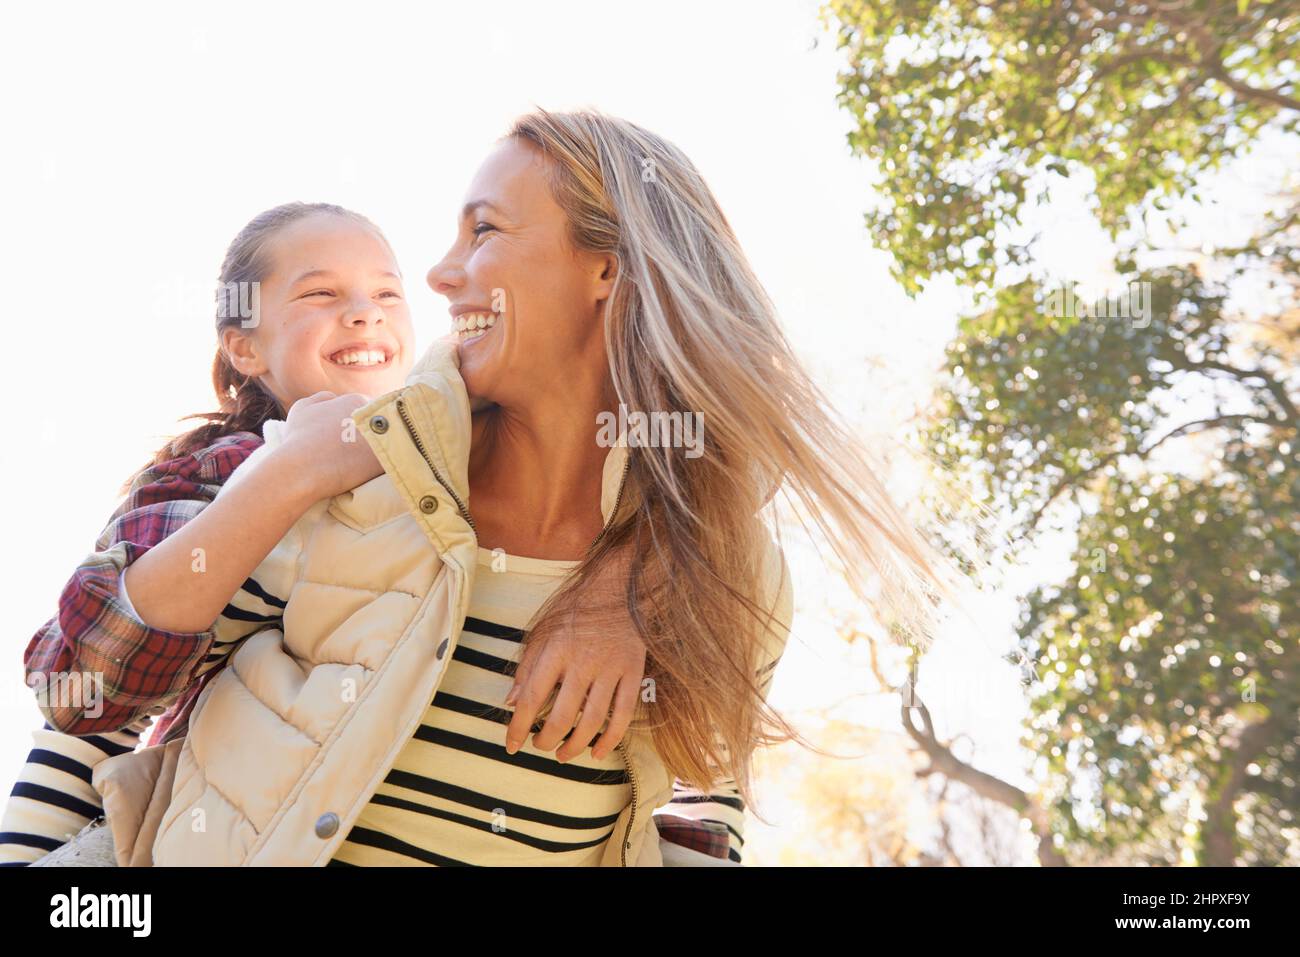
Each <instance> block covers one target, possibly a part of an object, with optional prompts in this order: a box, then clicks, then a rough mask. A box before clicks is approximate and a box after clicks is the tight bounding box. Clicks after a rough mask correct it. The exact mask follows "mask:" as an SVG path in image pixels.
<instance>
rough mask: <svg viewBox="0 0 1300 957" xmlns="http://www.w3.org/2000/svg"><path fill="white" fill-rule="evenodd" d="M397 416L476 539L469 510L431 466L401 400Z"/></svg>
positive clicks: (422, 443)
mask: <svg viewBox="0 0 1300 957" xmlns="http://www.w3.org/2000/svg"><path fill="white" fill-rule="evenodd" d="M397 414H398V415H400V416H401V417H402V422H403V423H404V424H405V425H406V431H407V432H410V433H411V441H413V442H414V443H415V447H416V448H417V449H419V450H420V454H421V455H422V456H424V461H425V462H427V463H428V464H429V469H430V471H432V472H433V477H434V478H435V479H437V480H438V484H439V485H441V486H442V487H443V488H444V489H446V490H447V494H448V495H450V496H451V500H452V501H453V502H455V503H456V507H457V508H458V509H460V514H461V517H462V518H464V519H465V521H466V522H467V523H468V524H469V527H470V529H471V530H473V532H474V536H475V538H477V537H478V528H477V527H476V526H475V525H474V519H472V518H470V515H469V509H468V508H466V507H465V503H464V502H462V501H461V500H460V496H459V495H457V494H456V491H455V489H453V488H452V487H451V485H450V484H449V483H448V482H447V481H446V480H445V479H443V477H442V475H441V474H440V473H439V472H438V468H437V466H435V465H434V464H433V459H431V458H429V452H428V450H427V449H426V448H425V447H424V442H423V441H421V439H420V436H419V434H418V433H417V432H416V431H415V426H414V425H412V424H411V417H410V415H409V414H407V411H406V406H405V405H404V404H403V402H402V400H401V399H398V400H397Z"/></svg>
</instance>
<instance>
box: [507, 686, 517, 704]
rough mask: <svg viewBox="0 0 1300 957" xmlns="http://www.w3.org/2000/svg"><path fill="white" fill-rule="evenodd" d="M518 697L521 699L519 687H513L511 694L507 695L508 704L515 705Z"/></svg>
mask: <svg viewBox="0 0 1300 957" xmlns="http://www.w3.org/2000/svg"><path fill="white" fill-rule="evenodd" d="M517 697H519V688H518V686H514V687H511V689H510V693H509V694H507V695H506V704H514V703H515V698H517Z"/></svg>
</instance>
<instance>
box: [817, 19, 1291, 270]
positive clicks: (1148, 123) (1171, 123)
mask: <svg viewBox="0 0 1300 957" xmlns="http://www.w3.org/2000/svg"><path fill="white" fill-rule="evenodd" d="M826 15H827V17H828V19H829V22H830V23H831V25H832V26H833V27H834V29H835V30H836V32H837V35H838V43H839V47H840V49H841V51H842V52H843V53H844V55H845V57H846V60H847V69H846V70H845V71H844V72H843V73H841V75H840V87H841V92H840V96H839V101H840V103H841V105H843V106H844V107H845V108H846V109H847V110H849V112H850V113H852V115H853V117H854V118H855V120H856V121H857V122H856V128H855V129H854V130H853V132H852V133H851V134H850V136H849V143H850V146H851V147H852V149H853V151H854V152H855V153H857V154H859V155H862V156H866V157H868V158H870V159H871V160H873V161H874V162H875V163H876V164H877V166H878V167H879V168H880V172H881V174H882V176H883V177H884V179H883V182H882V184H881V186H880V190H881V192H882V193H883V195H884V199H885V200H886V203H885V204H884V208H883V209H878V210H873V211H872V212H870V213H869V214H868V216H867V225H868V227H869V228H870V230H871V234H872V236H873V237H874V239H875V241H876V243H877V244H878V245H879V246H880V247H881V248H883V249H886V250H888V251H889V252H890V253H891V254H892V255H893V257H894V268H893V275H894V277H895V278H896V279H897V280H898V282H899V283H900V284H901V285H902V286H903V288H904V289H905V290H906V291H907V292H908V293H909V294H913V295H915V294H916V293H917V292H919V291H920V290H921V289H922V288H923V286H924V284H925V282H926V281H927V280H929V279H930V278H931V277H932V276H934V275H935V274H937V273H945V272H946V273H951V274H952V275H954V276H955V277H956V278H957V279H958V280H959V281H962V282H965V283H969V284H972V285H973V286H980V287H991V286H992V285H993V283H994V281H995V274H996V272H997V268H998V266H1000V265H1011V264H1015V265H1022V264H1025V263H1027V262H1029V260H1030V259H1031V257H1032V254H1033V245H1034V243H1033V237H1029V238H1027V239H1025V238H1024V237H1019V236H1018V235H1017V233H1018V230H1017V229H1016V227H1017V225H1018V223H1019V222H1020V219H1021V213H1022V212H1023V210H1024V208H1025V206H1026V204H1028V203H1029V202H1030V201H1031V200H1033V201H1034V202H1036V203H1037V202H1044V201H1046V199H1047V198H1048V197H1049V195H1050V186H1051V183H1052V178H1053V177H1052V176H1051V175H1050V174H1057V175H1061V176H1064V175H1068V174H1070V173H1075V172H1082V171H1085V170H1087V171H1091V173H1092V175H1093V177H1094V179H1095V183H1096V201H1097V202H1096V206H1095V211H1096V214H1097V216H1098V218H1099V220H1100V221H1101V223H1102V225H1103V226H1105V227H1106V228H1107V229H1108V230H1109V231H1110V232H1111V234H1112V235H1115V234H1117V233H1118V232H1119V230H1120V229H1121V227H1123V226H1125V225H1128V224H1131V223H1132V222H1133V220H1134V210H1135V209H1138V208H1140V207H1141V205H1142V204H1144V203H1146V202H1148V201H1150V202H1151V203H1153V204H1155V205H1156V206H1157V207H1160V206H1163V205H1165V204H1166V202H1167V200H1168V198H1169V197H1172V196H1175V195H1179V194H1181V193H1183V192H1186V191H1188V190H1189V189H1191V187H1192V186H1193V184H1194V183H1195V182H1196V179H1197V177H1198V176H1199V175H1200V174H1202V173H1204V172H1205V171H1206V170H1209V169H1213V168H1215V167H1217V166H1219V165H1220V164H1221V163H1222V162H1223V161H1224V160H1225V159H1227V158H1229V157H1232V156H1238V155H1241V154H1242V152H1243V151H1245V150H1247V149H1248V148H1249V147H1250V145H1251V144H1252V143H1253V142H1254V141H1255V140H1256V139H1257V137H1258V135H1259V133H1260V131H1261V130H1263V129H1264V128H1265V127H1266V126H1268V125H1270V124H1272V125H1274V126H1281V127H1282V128H1285V129H1289V130H1292V131H1294V130H1297V129H1300V66H1298V64H1300V29H1298V28H1300V9H1297V7H1296V5H1295V4H1291V3H1281V2H1261V0H1249V2H1242V0H1181V2H1180V0H1167V2H1147V3H1141V2H1137V3H1129V2H1124V0H1093V2H1088V0H985V2H975V0H899V2H895V3H874V2H863V0H833V2H831V3H830V4H829V5H828V7H827V9H826Z"/></svg>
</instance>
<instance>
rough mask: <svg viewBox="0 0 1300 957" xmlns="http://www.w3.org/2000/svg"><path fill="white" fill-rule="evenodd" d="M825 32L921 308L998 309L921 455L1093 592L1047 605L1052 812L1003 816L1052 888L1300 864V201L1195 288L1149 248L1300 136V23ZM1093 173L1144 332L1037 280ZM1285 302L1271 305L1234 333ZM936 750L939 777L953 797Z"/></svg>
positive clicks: (1210, 263)
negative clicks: (1159, 872) (1158, 214)
mask: <svg viewBox="0 0 1300 957" xmlns="http://www.w3.org/2000/svg"><path fill="white" fill-rule="evenodd" d="M828 15H829V16H830V17H831V18H832V19H833V20H834V21H835V22H836V24H837V30H838V34H839V42H840V47H841V49H842V50H843V51H845V54H846V57H847V61H848V68H847V70H846V71H845V72H844V73H843V74H842V75H841V82H842V92H841V96H840V102H841V103H842V104H843V105H844V106H845V107H846V108H848V109H849V110H850V111H851V112H852V114H853V115H854V117H855V118H856V120H857V124H856V126H857V128H856V129H855V130H854V131H853V132H852V133H851V135H850V144H851V146H852V147H853V149H854V150H855V151H857V152H859V153H862V154H864V155H866V156H869V157H871V158H873V159H875V160H876V161H877V163H878V164H879V166H880V168H881V172H882V175H883V176H884V182H883V184H882V186H881V190H882V193H883V194H884V198H885V200H886V203H885V206H884V208H883V209H878V210H875V211H872V212H871V213H869V214H868V224H869V226H870V228H871V230H872V232H873V234H874V236H875V238H876V240H877V242H878V244H880V245H881V246H883V247H884V248H886V249H888V250H889V251H890V252H891V253H892V254H893V256H894V259H895V276H896V277H897V278H898V279H899V281H900V282H901V283H902V285H903V286H904V288H905V289H906V290H907V291H908V292H909V293H911V294H915V293H916V292H918V291H919V290H920V289H921V288H923V286H924V284H925V282H927V281H928V280H929V279H931V278H932V277H933V276H935V275H937V274H941V273H947V274H950V275H953V276H955V277H956V278H958V279H959V280H960V281H963V282H966V283H968V284H970V285H971V287H972V288H974V289H977V290H978V291H980V292H981V293H982V294H983V295H982V303H983V305H982V307H981V308H980V310H979V311H978V312H977V313H976V314H974V315H972V316H969V317H967V318H966V319H964V320H963V322H962V323H961V326H960V331H959V335H958V337H957V338H956V340H955V341H954V342H953V343H951V345H950V347H949V349H948V352H947V356H946V362H945V372H944V376H943V381H942V384H941V388H940V391H939V395H938V399H937V401H936V405H935V408H934V409H933V410H932V415H931V416H930V418H929V419H928V420H927V423H926V424H925V426H924V428H923V429H922V431H921V439H922V441H923V442H924V443H925V444H926V445H927V446H928V447H929V448H931V449H932V450H933V451H934V452H935V454H936V455H937V456H938V457H939V458H940V459H941V460H942V461H943V463H944V464H945V465H946V467H947V468H948V470H949V471H950V472H951V473H953V474H956V475H958V476H960V477H961V478H962V480H963V481H964V482H965V483H966V484H967V487H968V488H969V489H970V490H971V492H972V496H973V502H972V513H971V514H970V515H966V516H962V515H958V516H955V517H954V518H955V521H956V522H957V523H960V522H961V520H962V519H963V518H964V519H966V520H967V521H968V522H969V521H972V520H974V519H973V515H974V513H975V511H976V510H977V507H976V506H974V501H978V502H981V503H986V504H987V505H989V506H991V507H992V508H994V509H996V510H999V511H1000V512H1001V513H1002V514H1004V515H1006V516H1008V517H1009V519H1010V522H1011V528H1012V533H1011V536H1010V537H1011V539H1012V541H1014V542H1015V543H1016V547H1017V548H1018V549H1020V550H1021V551H1024V550H1027V549H1029V548H1031V547H1032V546H1033V545H1034V544H1035V542H1036V541H1038V540H1039V539H1040V538H1041V535H1042V532H1043V531H1045V530H1046V529H1047V528H1048V527H1050V526H1053V525H1060V524H1061V523H1065V524H1067V525H1068V526H1069V531H1071V532H1072V533H1073V534H1074V536H1075V538H1076V542H1075V544H1074V546H1073V559H1074V562H1073V565H1074V569H1073V571H1072V573H1071V574H1069V575H1068V576H1066V580H1065V581H1063V582H1044V583H1043V584H1041V585H1040V586H1039V587H1037V588H1035V589H1033V590H1032V591H1031V593H1030V594H1028V595H1026V596H1025V597H1024V601H1023V603H1022V616H1021V620H1020V621H1019V622H1018V627H1017V630H1018V637H1019V651H1018V655H1017V657H1019V658H1021V659H1022V660H1028V661H1029V662H1031V663H1032V664H1033V665H1034V669H1035V671H1036V673H1037V680H1035V682H1034V683H1033V685H1032V686H1031V689H1030V693H1031V699H1030V706H1031V718H1030V720H1029V722H1028V725H1027V727H1026V731H1025V737H1024V742H1025V744H1026V745H1027V746H1028V747H1029V748H1030V749H1032V751H1033V753H1034V754H1036V755H1037V757H1038V764H1037V766H1036V771H1037V774H1038V777H1039V780H1040V781H1041V784H1042V793H1041V794H1036V795H1030V794H1011V795H1010V796H1009V797H1005V798H998V797H997V796H996V795H997V794H1000V793H1002V790H1004V789H1000V788H998V787H997V786H996V785H998V784H1001V782H996V781H994V782H991V784H992V785H993V786H992V787H991V788H990V789H989V790H988V792H987V793H988V794H989V796H991V797H993V798H994V799H997V800H1003V803H1007V804H1009V805H1010V806H1012V807H1015V808H1016V809H1017V810H1018V811H1019V812H1020V813H1021V814H1023V815H1025V816H1026V819H1028V820H1030V822H1031V825H1032V827H1033V830H1034V832H1035V833H1036V834H1037V835H1038V837H1039V841H1040V845H1039V848H1040V858H1042V859H1043V860H1044V862H1045V863H1049V862H1052V861H1051V860H1050V858H1051V857H1052V855H1053V853H1057V852H1059V854H1060V855H1061V859H1062V860H1063V861H1065V862H1069V863H1097V862H1105V861H1128V862H1133V861H1136V862H1144V863H1178V862H1179V861H1182V860H1186V859H1188V858H1190V859H1192V860H1194V861H1197V862H1199V863H1203V864H1219V865H1222V864H1233V863H1237V864H1242V863H1250V864H1271V863H1282V862H1287V863H1293V864H1294V863H1297V862H1300V860H1298V855H1300V828H1298V824H1300V822H1297V820H1296V816H1297V813H1300V802H1297V798H1296V793H1297V791H1296V783H1297V782H1296V779H1297V776H1298V775H1300V766H1298V765H1300V738H1298V737H1297V729H1298V728H1300V669H1298V668H1297V664H1298V662H1297V660H1296V659H1297V655H1298V654H1300V600H1298V599H1300V594H1298V593H1297V591H1298V589H1300V568H1297V562H1298V557H1300V521H1297V518H1296V516H1297V514H1298V513H1297V507H1296V505H1297V500H1300V478H1298V476H1300V459H1298V456H1300V435H1297V430H1300V415H1298V414H1297V405H1300V375H1298V374H1297V362H1296V359H1297V358H1298V357H1300V341H1298V339H1297V331H1298V330H1300V320H1298V319H1297V317H1298V316H1300V298H1298V297H1297V291H1298V287H1300V283H1298V282H1297V266H1298V265H1300V225H1298V224H1300V194H1297V193H1296V192H1294V191H1293V192H1292V193H1291V194H1290V195H1289V201H1288V202H1286V203H1284V204H1283V207H1282V208H1283V211H1282V212H1281V213H1280V214H1278V215H1276V216H1275V217H1274V218H1273V220H1272V221H1271V222H1270V223H1268V224H1267V225H1266V226H1265V228H1264V229H1262V230H1260V231H1259V233H1258V234H1257V235H1256V236H1255V237H1254V238H1253V239H1252V240H1251V241H1250V242H1249V243H1247V244H1245V245H1244V246H1242V247H1240V248H1235V249H1227V248H1223V249H1211V250H1210V251H1209V253H1208V255H1207V254H1205V252H1204V251H1201V252H1198V253H1197V254H1196V255H1192V256H1188V257H1184V259H1183V260H1182V261H1178V260H1175V261H1174V262H1173V264H1170V263H1169V262H1168V261H1167V260H1166V261H1165V262H1163V263H1160V264H1156V263H1155V260H1153V259H1152V258H1151V257H1150V256H1149V255H1148V253H1150V252H1151V246H1150V244H1149V241H1148V238H1147V235H1146V233H1145V232H1144V228H1143V227H1144V223H1145V221H1146V217H1147V215H1148V214H1149V213H1150V212H1151V211H1152V210H1162V209H1165V208H1167V207H1168V206H1169V204H1170V202H1171V201H1173V200H1177V199H1182V198H1183V197H1184V196H1185V195H1190V197H1191V198H1193V199H1195V198H1196V189H1197V185H1198V182H1199V181H1200V177H1201V176H1202V175H1203V174H1205V173H1206V172H1207V171H1209V170H1211V169H1213V168H1215V167H1217V166H1219V165H1220V164H1222V163H1225V162H1226V161H1228V160H1229V159H1231V158H1233V157H1239V156H1241V155H1243V154H1244V153H1245V152H1246V151H1247V150H1249V149H1250V148H1251V147H1252V145H1253V144H1255V143H1256V142H1257V141H1258V140H1259V139H1260V136H1261V134H1262V133H1263V131H1264V130H1265V129H1266V128H1270V127H1271V128H1273V129H1276V130H1278V131H1280V132H1282V133H1283V134H1284V135H1287V136H1292V137H1294V136H1295V135H1296V134H1297V133H1300V126H1298V125H1297V124H1298V122H1300V99H1298V98H1297V94H1298V93H1300V89H1298V86H1297V82H1298V81H1297V77H1298V74H1297V70H1296V63H1297V59H1300V57H1297V49H1298V48H1300V41H1298V39H1297V37H1298V36H1300V11H1297V9H1296V7H1295V5H1293V4H1286V5H1284V4H1282V3H1263V2H1255V0H1250V2H1240V3H1238V2H1232V3H1216V2H1209V0H1200V2H1177V0H1171V2H1165V3H1121V2H1100V0H1098V2H1092V3H1088V2H1079V0H1037V2H1034V0H1030V2H1021V3H1003V2H982V3H980V2H974V0H968V2H952V0H948V2H933V0H931V2H906V0H905V2H902V3H898V4H893V5H883V4H882V5H868V4H858V3H848V2H833V3H831V4H830V5H829V7H828ZM1297 153H1298V154H1300V149H1297ZM1079 173H1089V174H1091V177H1092V182H1093V184H1094V188H1093V194H1092V198H1093V200H1094V210H1095V212H1096V215H1097V217H1098V219H1099V221H1100V222H1101V224H1102V225H1103V226H1105V227H1106V228H1107V229H1108V230H1109V231H1110V233H1111V235H1112V236H1118V235H1120V233H1121V230H1123V229H1125V227H1129V233H1128V234H1127V235H1129V236H1130V237H1131V241H1130V243H1129V246H1128V248H1127V249H1125V250H1124V251H1123V252H1122V253H1121V255H1120V258H1119V259H1118V261H1117V263H1116V266H1117V269H1118V270H1119V271H1120V272H1121V273H1122V274H1123V275H1124V276H1125V278H1126V279H1127V280H1128V282H1129V289H1130V290H1132V291H1134V292H1136V293H1138V296H1137V299H1138V300H1140V302H1141V304H1142V306H1143V308H1142V309H1141V310H1135V309H1130V308H1128V307H1129V306H1130V305H1136V303H1129V302H1126V301H1125V297H1121V298H1120V299H1102V300H1099V301H1096V302H1093V301H1088V300H1085V299H1083V298H1082V297H1078V296H1076V290H1075V288H1074V287H1072V286H1069V285H1066V286H1063V287H1062V286H1057V287H1049V286H1047V285H1046V284H1045V283H1044V282H1043V280H1042V277H1041V276H1040V277H1038V278H1037V279H1036V278H1034V276H1033V266H1034V265H1035V264H1034V262H1033V253H1034V240H1033V237H1030V238H1029V239H1027V240H1025V239H1024V237H1023V236H1021V235H1018V230H1019V231H1020V232H1023V229H1020V224H1021V223H1022V221H1023V219H1024V214H1025V212H1026V208H1027V204H1029V203H1030V202H1031V201H1032V202H1034V203H1042V202H1046V201H1047V200H1048V199H1049V198H1050V192H1049V190H1050V186H1051V185H1052V176H1054V175H1058V176H1066V175H1071V174H1079ZM1001 266H1016V267H1026V268H1017V269H1015V270H1005V271H1004V270H1000V269H999V267H1001ZM1261 274H1262V275H1267V276H1268V277H1270V279H1271V280H1272V281H1273V282H1274V285H1275V287H1276V288H1277V289H1278V290H1279V294H1278V297H1277V300H1276V305H1275V306H1270V307H1267V308H1266V309H1265V310H1264V311H1263V312H1259V311H1258V310H1256V311H1255V312H1254V313H1251V314H1247V313H1246V312H1245V311H1243V310H1242V309H1241V308H1238V307H1236V306H1233V305H1232V304H1231V303H1232V299H1231V297H1230V292H1231V291H1232V290H1233V289H1234V288H1237V285H1238V283H1239V282H1240V281H1241V279H1242V278H1243V277H1245V276H1247V275H1256V276H1257V275H1261ZM1216 277H1218V278H1216ZM1139 313H1140V314H1139ZM958 531H959V530H958ZM953 552H954V554H960V552H959V549H957V548H956V547H955V546H954V547H953ZM923 717H924V716H923ZM927 729H928V722H926V721H924V720H923V722H922V727H921V728H919V729H916V730H917V731H918V732H919V733H920V734H921V736H922V737H923V738H924V737H925V731H926V730H927ZM913 737H914V738H916V737H917V735H913ZM932 739H933V735H932V734H931V735H930V736H929V738H928V739H926V740H923V741H921V742H920V743H919V745H918V746H920V747H921V748H922V750H925V751H927V753H928V752H929V751H930V750H935V755H931V757H932V760H933V761H934V764H935V766H936V767H937V769H938V770H939V771H940V772H943V773H948V771H947V770H946V765H947V763H948V762H947V761H946V757H945V749H944V748H943V746H942V745H941V744H939V742H937V741H933V740H932ZM927 745H928V747H927ZM936 749H937V750H936ZM936 755H937V758H936ZM951 770H952V775H951V776H952V777H953V778H954V779H955V780H963V779H965V780H967V781H968V783H969V780H970V779H972V778H973V777H976V778H977V777H978V776H979V772H978V771H977V770H976V769H973V768H970V767H967V766H954V767H953V768H952V769H951ZM985 783H990V782H985ZM972 786H973V785H972Z"/></svg>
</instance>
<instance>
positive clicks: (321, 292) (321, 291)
mask: <svg viewBox="0 0 1300 957" xmlns="http://www.w3.org/2000/svg"><path fill="white" fill-rule="evenodd" d="M332 295H334V293H332V292H330V291H329V290H328V289H317V290H316V291H315V292H308V293H304V294H303V296H302V298H303V299H306V298H307V297H308V296H332Z"/></svg>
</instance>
